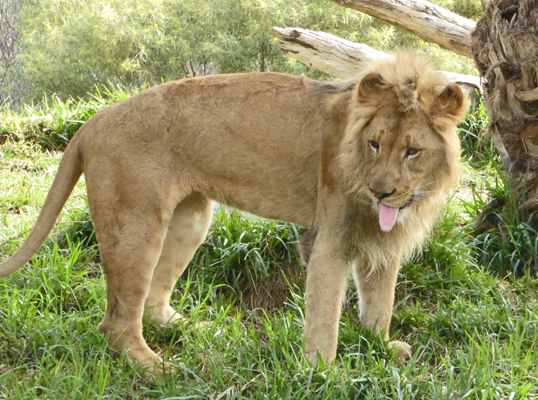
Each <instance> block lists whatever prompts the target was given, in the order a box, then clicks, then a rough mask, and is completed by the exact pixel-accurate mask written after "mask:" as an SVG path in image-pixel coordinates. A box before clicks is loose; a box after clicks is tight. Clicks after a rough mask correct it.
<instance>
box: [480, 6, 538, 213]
mask: <svg viewBox="0 0 538 400" xmlns="http://www.w3.org/2000/svg"><path fill="white" fill-rule="evenodd" d="M537 7H538V0H492V1H491V2H490V3H489V4H488V6H487V8H486V11H485V13H484V16H483V17H482V19H481V20H480V21H479V22H478V24H477V27H476V30H475V31H474V32H473V35H472V38H473V54H474V58H475V63H476V66H477V68H478V70H479V71H480V74H481V75H482V76H483V77H484V80H485V82H484V99H485V104H486V107H487V109H488V114H489V117H490V126H489V130H490V132H491V134H492V137H493V139H494V141H495V145H496V147H497V149H499V152H500V154H501V157H502V160H503V162H504V164H505V166H506V168H507V170H508V171H509V173H510V174H511V176H512V178H513V181H514V182H515V183H516V186H517V188H518V190H519V199H520V200H522V201H524V207H525V209H527V210H528V211H531V212H532V211H538V41H537V39H536V38H537V37H538V8H537Z"/></svg>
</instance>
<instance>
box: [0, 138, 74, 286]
mask: <svg viewBox="0 0 538 400" xmlns="http://www.w3.org/2000/svg"><path fill="white" fill-rule="evenodd" d="M77 142H78V141H77V140H76V138H74V139H73V140H72V141H71V143H70V144H69V146H67V149H66V150H65V153H64V155H63V157H62V161H61V162H60V166H59V167H58V173H57V174H56V177H55V178H54V182H53V183H52V187H51V188H50V190H49V193H48V194H47V198H46V200H45V204H44V205H43V209H42V210H41V212H40V213H39V217H38V218H37V221H36V224H35V225H34V227H33V228H32V231H31V232H30V234H29V235H28V238H27V239H26V241H25V242H24V244H23V245H22V246H21V248H20V249H19V250H17V252H15V254H13V256H11V257H10V258H8V259H7V260H6V261H4V262H3V263H0V278H3V277H5V276H8V275H9V274H11V273H13V272H15V271H17V270H18V269H19V268H21V267H22V266H24V264H26V263H27V262H28V261H30V259H31V258H32V256H33V255H34V254H35V253H36V252H37V250H39V248H40V247H41V245H42V244H43V243H44V242H45V239H46V238H47V236H48V235H49V233H50V231H51V230H52V228H53V227H54V224H55V222H56V219H57V218H58V215H59V214H60V211H62V208H63V206H64V204H65V202H66V201H67V199H68V198H69V195H70V194H71V192H72V191H73V188H74V187H75V185H76V184H77V181H78V179H79V178H80V175H82V165H81V158H80V150H79V146H78V143H77Z"/></svg>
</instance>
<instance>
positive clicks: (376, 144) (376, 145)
mask: <svg viewBox="0 0 538 400" xmlns="http://www.w3.org/2000/svg"><path fill="white" fill-rule="evenodd" d="M370 147H371V148H372V149H374V150H375V151H377V150H379V142H376V141H375V140H370Z"/></svg>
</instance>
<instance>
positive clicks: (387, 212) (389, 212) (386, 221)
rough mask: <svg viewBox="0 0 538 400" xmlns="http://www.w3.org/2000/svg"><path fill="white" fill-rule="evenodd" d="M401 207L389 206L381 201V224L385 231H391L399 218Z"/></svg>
mask: <svg viewBox="0 0 538 400" xmlns="http://www.w3.org/2000/svg"><path fill="white" fill-rule="evenodd" d="M398 211H400V209H398V208H395V207H389V206H387V205H385V204H383V203H382V202H379V226H380V227H381V230H382V231H383V232H390V231H391V229H392V228H393V227H394V224H395V223H396V218H398Z"/></svg>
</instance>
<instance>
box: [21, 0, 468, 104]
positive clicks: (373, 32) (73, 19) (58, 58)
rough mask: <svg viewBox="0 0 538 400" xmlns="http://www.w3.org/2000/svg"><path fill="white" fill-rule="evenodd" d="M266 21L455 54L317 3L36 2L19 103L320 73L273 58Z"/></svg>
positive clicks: (30, 10)
mask: <svg viewBox="0 0 538 400" xmlns="http://www.w3.org/2000/svg"><path fill="white" fill-rule="evenodd" d="M273 26H300V27H303V28H308V29H313V30H320V31H325V32H330V33H333V34H337V35H339V36H341V37H344V38H346V39H349V40H353V41H356V42H362V43H366V44H369V45H371V46H373V47H376V48H378V49H381V50H387V49H391V48H393V47H395V46H402V45H408V46H412V47H415V48H418V49H421V50H422V51H426V52H428V53H430V54H432V55H433V56H434V57H435V58H437V59H438V60H439V61H440V64H441V65H442V66H443V67H444V68H447V69H455V70H457V71H460V72H468V71H471V70H473V69H474V67H473V66H472V63H471V62H470V61H469V60H466V59H465V58H464V57H458V56H455V55H454V54H452V53H450V52H447V51H442V50H439V48H438V47H437V46H436V45H432V44H424V43H423V42H421V41H420V40H419V39H417V38H415V37H413V36H412V35H410V34H407V33H404V32H402V31H400V30H398V29H396V28H394V27H391V26H387V25H385V24H384V23H382V22H380V21H378V20H375V19H373V18H371V17H368V16H366V15H364V14H361V13H358V12H355V11H352V10H349V9H346V8H344V7H340V6H337V5H335V4H332V3H330V2H328V1H326V0H273V1H268V0H243V1H237V0H221V1H219V2H215V1H210V0H182V1H177V0H121V1H120V0H116V1H109V0H87V1H82V0H76V1H73V0H35V1H33V2H31V3H27V4H26V6H25V7H24V12H23V20H22V22H21V31H22V39H23V44H24V52H23V53H21V54H20V55H19V61H20V63H21V65H22V69H23V71H24V74H22V75H21V77H20V79H21V82H20V83H21V84H22V85H23V86H24V88H25V95H24V97H23V98H22V99H21V100H22V101H24V102H29V101H32V100H33V101H36V102H37V101H39V100H41V98H42V96H43V94H44V93H47V94H52V93H55V94H56V95H57V96H59V98H61V99H63V100H65V99H67V98H68V97H69V96H72V97H75V98H76V97H84V96H87V95H86V94H87V92H88V91H90V90H92V89H93V87H94V86H95V85H105V84H108V83H109V82H111V83H113V84H117V83H121V84H122V85H123V86H126V87H131V88H138V87H140V86H142V85H144V84H146V83H148V84H156V83H159V82H161V81H162V80H164V81H169V80H174V79H179V78H183V77H186V76H192V75H194V74H204V73H209V72H222V73H228V72H240V71H280V72H290V73H295V74H305V75H309V76H314V77H320V76H324V75H323V74H322V73H321V72H319V71H314V70H309V69H308V68H307V67H306V66H304V65H303V64H301V63H298V62H296V61H294V60H291V59H287V58H285V57H283V56H281V55H280V53H279V51H278V47H277V41H276V40H275V39H274V38H273V37H272V33H271V28H272V27H273Z"/></svg>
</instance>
